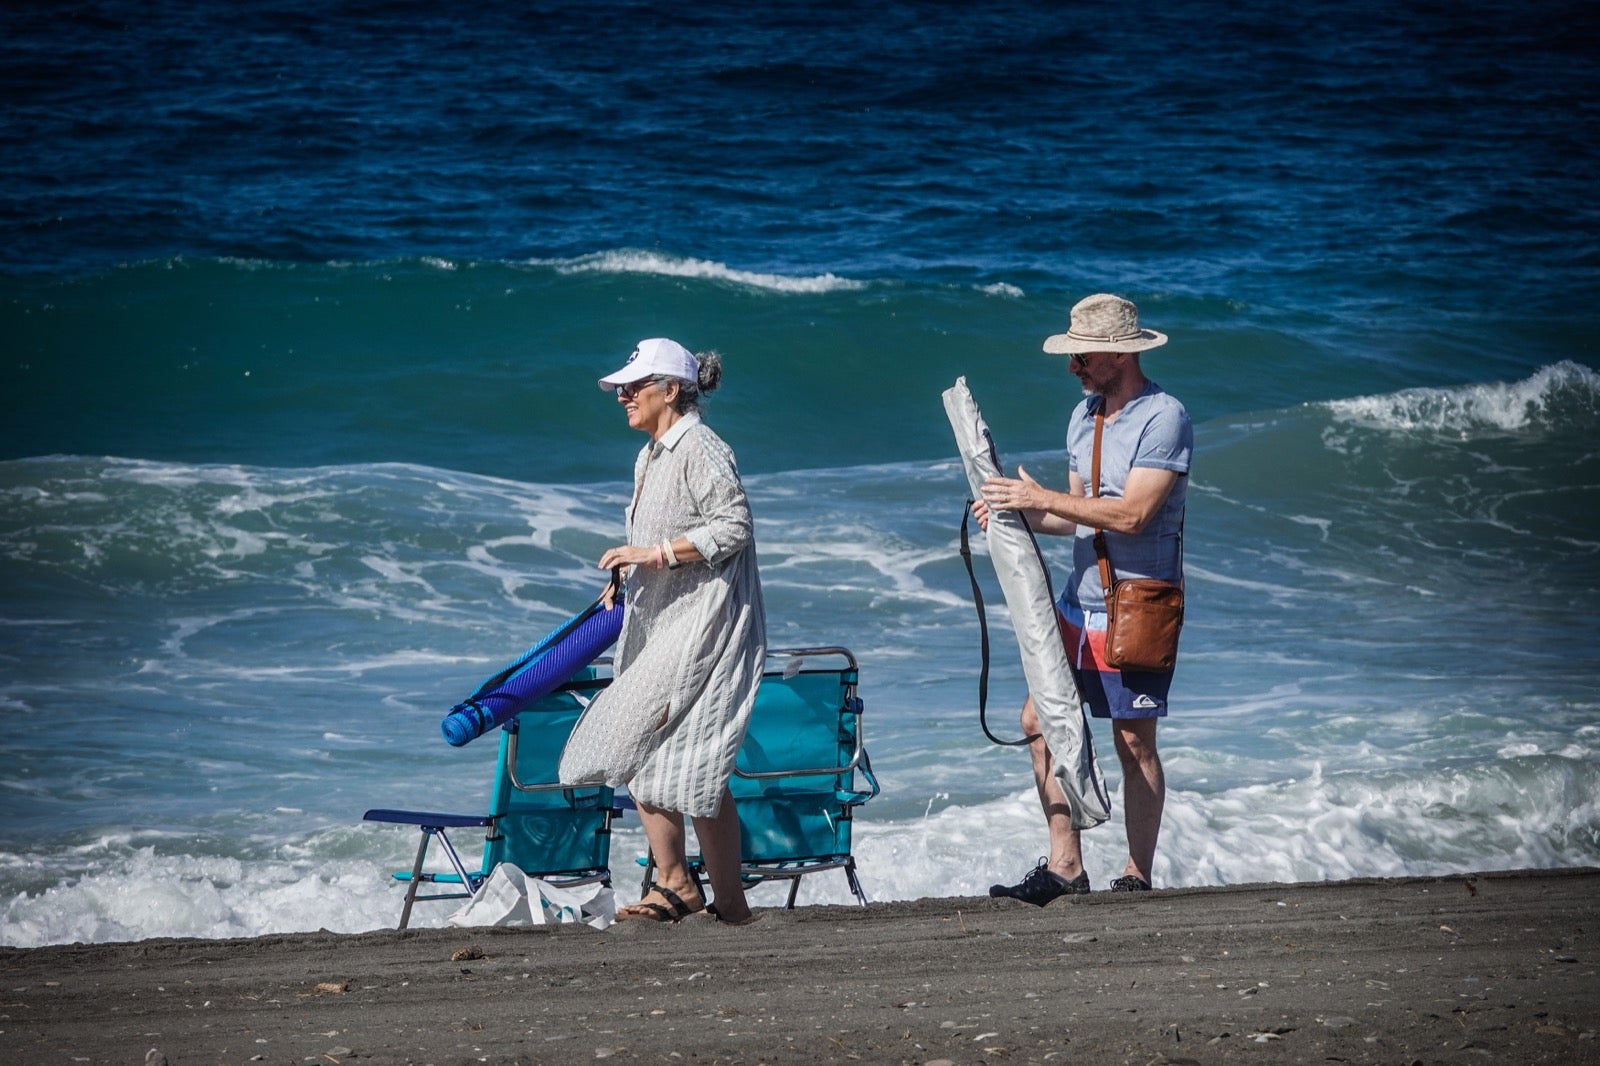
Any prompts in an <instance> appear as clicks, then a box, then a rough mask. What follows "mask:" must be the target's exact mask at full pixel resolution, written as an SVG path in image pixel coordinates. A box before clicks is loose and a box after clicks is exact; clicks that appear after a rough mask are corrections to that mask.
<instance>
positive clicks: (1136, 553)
mask: <svg viewBox="0 0 1600 1066" xmlns="http://www.w3.org/2000/svg"><path fill="white" fill-rule="evenodd" d="M1103 403H1105V398H1104V397H1102V396H1086V397H1084V400H1083V402H1082V403H1080V404H1079V405H1078V406H1077V409H1076V410H1074V411H1073V412H1072V419H1071V421H1070V422H1069V423H1068V424H1067V458H1068V465H1069V466H1070V467H1071V469H1072V470H1073V471H1074V472H1075V473H1077V475H1078V476H1079V477H1080V478H1081V479H1082V480H1083V486H1084V492H1085V493H1088V492H1089V491H1090V488H1089V486H1090V483H1091V482H1090V476H1089V475H1090V471H1091V469H1092V468H1091V462H1092V457H1093V455H1094V412H1095V410H1097V409H1098V408H1099V407H1100V405H1102V404H1103ZM1193 453H1194V427H1193V426H1192V425H1191V424H1190V422H1189V412H1188V411H1186V410H1184V407H1183V404H1181V403H1179V402H1178V401H1177V400H1176V399H1175V398H1174V397H1172V396H1171V395H1169V394H1168V393H1167V392H1166V391H1165V390H1163V389H1162V388H1161V386H1160V385H1157V384H1156V383H1155V382H1153V381H1150V382H1146V383H1145V387H1144V390H1143V391H1142V392H1140V393H1139V395H1138V396H1136V397H1134V398H1133V400H1131V401H1130V402H1129V403H1128V405H1127V406H1126V407H1124V408H1123V409H1122V410H1121V412H1119V413H1118V414H1117V417H1116V418H1115V419H1113V420H1112V421H1110V422H1108V423H1106V427H1105V433H1104V436H1103V438H1102V440H1101V442H1100V495H1101V496H1102V497H1104V498H1106V499H1120V498H1121V497H1122V493H1123V489H1124V488H1126V486H1127V483H1128V473H1129V471H1130V470H1132V468H1134V467H1136V466H1144V467H1154V468H1156V469H1158V470H1176V471H1177V472H1178V473H1179V474H1182V475H1184V476H1183V477H1180V478H1178V481H1177V483H1176V484H1175V485H1173V486H1172V492H1171V493H1169V494H1168V495H1167V499H1166V502H1165V503H1164V504H1162V506H1161V510H1160V511H1159V512H1157V514H1156V516H1155V518H1153V519H1152V520H1151V521H1150V524H1149V525H1147V526H1145V528H1144V531H1143V532H1142V533H1139V534H1138V535H1136V536H1130V535H1128V534H1125V533H1113V532H1111V531H1109V530H1108V531H1107V532H1106V553H1107V554H1108V555H1109V556H1110V557H1111V568H1112V571H1113V573H1114V574H1115V576H1116V577H1117V578H1119V579H1120V578H1124V577H1154V578H1160V579H1162V580H1164V581H1171V582H1174V583H1178V582H1181V581H1182V580H1183V553H1182V548H1181V544H1182V530H1183V511H1184V504H1185V501H1186V499H1187V498H1188V489H1189V478H1188V476H1187V475H1188V473H1189V461H1190V458H1191V456H1192V455H1193ZM1094 532H1095V531H1094V529H1093V528H1092V527H1089V526H1083V525H1080V526H1079V527H1078V533H1077V536H1076V537H1074V538H1073V541H1072V579H1071V580H1070V581H1068V582H1067V587H1066V589H1065V590H1064V591H1063V592H1062V594H1061V601H1062V605H1063V608H1064V612H1063V613H1065V614H1067V615H1068V617H1071V616H1072V614H1073V611H1072V610H1071V608H1077V609H1078V610H1080V611H1082V612H1083V613H1084V614H1085V615H1088V616H1091V617H1090V618H1088V619H1086V621H1087V623H1088V627H1089V628H1091V629H1103V628H1105V609H1106V601H1105V594H1104V592H1103V591H1102V590H1101V586H1100V566H1099V562H1098V560H1097V559H1096V557H1095V553H1094ZM1094 615H1099V616H1100V617H1098V618H1094V617H1092V616H1094Z"/></svg>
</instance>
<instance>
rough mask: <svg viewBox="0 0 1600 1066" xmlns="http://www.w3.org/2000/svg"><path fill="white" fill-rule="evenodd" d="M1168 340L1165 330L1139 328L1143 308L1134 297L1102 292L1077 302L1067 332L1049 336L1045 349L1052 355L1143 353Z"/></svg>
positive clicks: (1045, 342)
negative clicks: (1136, 305)
mask: <svg viewBox="0 0 1600 1066" xmlns="http://www.w3.org/2000/svg"><path fill="white" fill-rule="evenodd" d="M1165 343H1167V335H1166V334H1165V333H1158V332H1157V331H1155V330H1153V329H1140V328H1139V309H1138V308H1137V307H1135V306H1134V305H1133V301H1132V300H1124V299H1123V298H1122V297H1120V296H1112V295H1111V294H1110V293H1108V292H1098V293H1095V294H1094V295H1093V296H1085V297H1084V298H1083V299H1081V300H1079V301H1078V302H1077V303H1076V304H1074V305H1073V307H1072V321H1071V323H1070V324H1069V325H1068V327H1067V331H1066V332H1065V333H1057V334H1054V335H1053V336H1050V337H1046V338H1045V341H1044V350H1045V351H1047V352H1049V353H1050V354H1051V355H1076V354H1078V353H1081V352H1142V351H1145V350H1146V349H1149V348H1159V347H1161V345H1163V344H1165Z"/></svg>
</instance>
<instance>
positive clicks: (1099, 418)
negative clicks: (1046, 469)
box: [1089, 399, 1114, 600]
mask: <svg viewBox="0 0 1600 1066" xmlns="http://www.w3.org/2000/svg"><path fill="white" fill-rule="evenodd" d="M1105 430H1106V402H1105V400H1103V399H1102V400H1101V401H1100V406H1099V407H1097V408H1096V409H1095V412H1094V452H1093V454H1092V456H1091V457H1090V459H1089V495H1090V496H1091V497H1093V498H1094V499H1099V498H1100V438H1101V437H1102V436H1104V435H1105ZM1094 554H1095V557H1096V558H1097V559H1099V560H1100V590H1101V592H1102V593H1104V594H1105V597H1106V598H1107V599H1108V600H1109V599H1110V598H1111V586H1112V584H1113V581H1114V575H1113V574H1112V572H1111V556H1110V555H1108V554H1107V553H1106V532H1105V530H1103V529H1096V530H1095V531H1094Z"/></svg>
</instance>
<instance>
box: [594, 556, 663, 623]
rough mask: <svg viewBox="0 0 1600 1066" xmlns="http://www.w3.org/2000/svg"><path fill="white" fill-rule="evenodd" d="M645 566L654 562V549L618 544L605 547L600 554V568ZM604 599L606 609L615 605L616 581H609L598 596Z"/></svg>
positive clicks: (613, 568)
mask: <svg viewBox="0 0 1600 1066" xmlns="http://www.w3.org/2000/svg"><path fill="white" fill-rule="evenodd" d="M640 563H643V564H645V565H646V566H654V565H655V564H656V549H654V548H636V547H634V546H633V545H632V544H619V545H617V546H616V547H615V548H607V549H606V550H605V551H604V552H603V553H602V554H601V556H600V569H602V570H615V569H616V568H617V567H619V566H638V565H639V564H640ZM600 598H601V599H602V600H604V601H605V605H606V610H608V611H609V610H611V608H612V607H613V606H615V605H616V599H617V583H616V582H615V581H613V582H611V583H610V584H608V585H607V586H606V590H605V592H604V593H602V594H601V597H600Z"/></svg>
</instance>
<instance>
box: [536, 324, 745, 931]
mask: <svg viewBox="0 0 1600 1066" xmlns="http://www.w3.org/2000/svg"><path fill="white" fill-rule="evenodd" d="M721 379H722V360H721V358H720V357H719V356H718V355H717V354H716V353H715V352H708V353H704V354H702V355H701V356H700V357H699V358H696V357H695V356H694V355H692V354H690V352H689V351H688V350H687V349H686V348H684V347H683V346H682V345H681V344H678V343H677V342H676V341H671V340H667V339H666V338H663V337H654V338H651V339H649V340H643V341H640V342H639V346H638V347H637V348H635V349H634V352H633V354H632V355H631V356H629V357H628V361H627V363H626V364H625V365H624V366H623V367H622V369H621V370H618V371H617V372H616V373H613V374H608V375H607V376H606V377H603V378H601V379H600V387H601V388H602V389H607V390H615V391H616V394H617V402H618V403H620V404H622V407H623V410H624V411H626V412H627V416H628V425H630V426H632V427H633V428H634V429H637V430H639V431H641V432H643V433H647V434H649V436H650V443H649V444H647V445H646V446H645V447H644V449H643V450H642V451H640V453H639V458H638V460H637V461H636V462H635V464H634V476H633V483H634V490H633V502H632V503H631V504H630V505H629V507H628V511H627V527H626V529H627V543H626V544H622V545H619V546H617V547H614V548H608V549H607V550H606V551H605V552H604V553H603V554H602V555H601V556H600V568H601V569H602V570H610V569H612V568H614V567H619V566H626V567H630V568H631V571H630V573H629V575H628V578H627V586H628V594H627V612H628V613H627V614H626V615H625V616H624V618H623V623H622V635H621V636H620V637H618V639H617V650H616V656H615V661H614V669H613V674H614V676H613V679H612V682H611V685H610V686H609V687H608V688H606V689H605V690H604V691H603V692H601V693H600V695H599V696H597V697H596V698H595V699H594V701H593V702H592V703H591V704H590V705H589V707H588V709H587V710H586V711H585V712H584V714H583V716H582V717H581V718H580V719H579V721H578V724H577V725H576V726H575V727H574V728H573V731H572V736H571V738H570V739H569V740H568V741H567V747H566V750H565V751H564V752H563V753H562V756H561V780H562V781H565V782H567V783H569V784H593V783H599V782H602V781H603V782H604V783H605V784H608V785H611V786H613V787H615V786H617V785H620V784H624V783H626V784H627V786H628V791H629V792H630V794H631V795H632V796H633V799H634V802H635V803H636V804H637V805H638V808H639V820H640V821H641V822H642V823H643V824H644V831H645V837H646V838H647V839H648V841H649V843H650V854H651V855H652V856H653V857H654V859H655V863H656V879H655V881H654V882H652V883H651V884H650V886H649V889H648V890H647V891H646V892H645V894H644V898H643V899H641V900H640V901H639V902H638V903H635V904H633V905H632V906H629V907H624V908H622V909H621V910H619V911H618V912H617V918H618V919H621V920H627V919H646V920H650V921H659V922H676V921H678V920H680V919H682V918H684V917H687V916H688V915H690V914H694V913H695V912H697V911H700V910H709V911H710V913H711V914H713V915H714V916H716V917H717V918H718V919H719V920H721V921H724V922H728V923H731V924H735V925H742V924H744V923H746V922H750V921H754V920H755V916H754V915H753V914H752V913H751V911H750V908H749V906H748V904H747V903H746V902H745V897H744V886H743V883H742V882H741V880H740V877H739V860H740V852H739V836H740V826H739V815H738V812H737V811H736V810H735V809H734V805H733V796H732V794H731V793H730V792H729V790H728V779H729V777H730V776H732V774H733V762H734V758H735V756H736V755H737V754H738V751H739V745H740V744H742V743H743V742H744V734H745V728H746V726H747V725H748V724H749V721H750V710H751V708H752V707H753V706H754V704H755V698H756V689H757V687H758V686H759V685H760V684H761V670H762V667H763V666H764V665H765V661H766V653H767V648H766V646H767V632H766V630H767V623H766V612H765V609H764V607H763V605H762V600H761V579H760V576H759V575H758V574H757V572H756V550H755V539H754V530H753V524H752V522H751V518H750V505H749V502H748V501H747V500H746V498H745V493H744V486H743V485H742V484H741V483H740V481H739V470H738V467H737V466H736V465H735V463H734V458H733V452H732V450H731V449H729V447H728V446H727V444H725V443H724V442H723V440H722V438H721V437H719V436H717V435H716V434H715V433H714V432H712V431H711V428H710V427H709V426H707V425H706V424H705V423H704V422H702V421H701V420H700V398H701V396H702V395H704V394H705V393H708V392H711V391H712V390H713V389H715V388H716V387H717V386H718V384H719V383H720V382H721ZM685 815H687V816H689V817H691V818H693V819H694V829H695V836H696V837H697V838H698V840H699V843H700V850H701V854H702V856H703V857H704V859H705V866H706V872H707V874H708V875H709V876H710V880H711V890H712V894H713V896H714V897H715V899H716V902H715V904H713V905H710V906H707V903H706V900H705V898H704V896H703V895H702V894H701V891H700V886H699V885H698V884H697V883H696V881H695V879H694V877H693V875H692V874H691V873H690V870H689V864H688V860H687V858H686V851H685V845H684V816H685Z"/></svg>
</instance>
